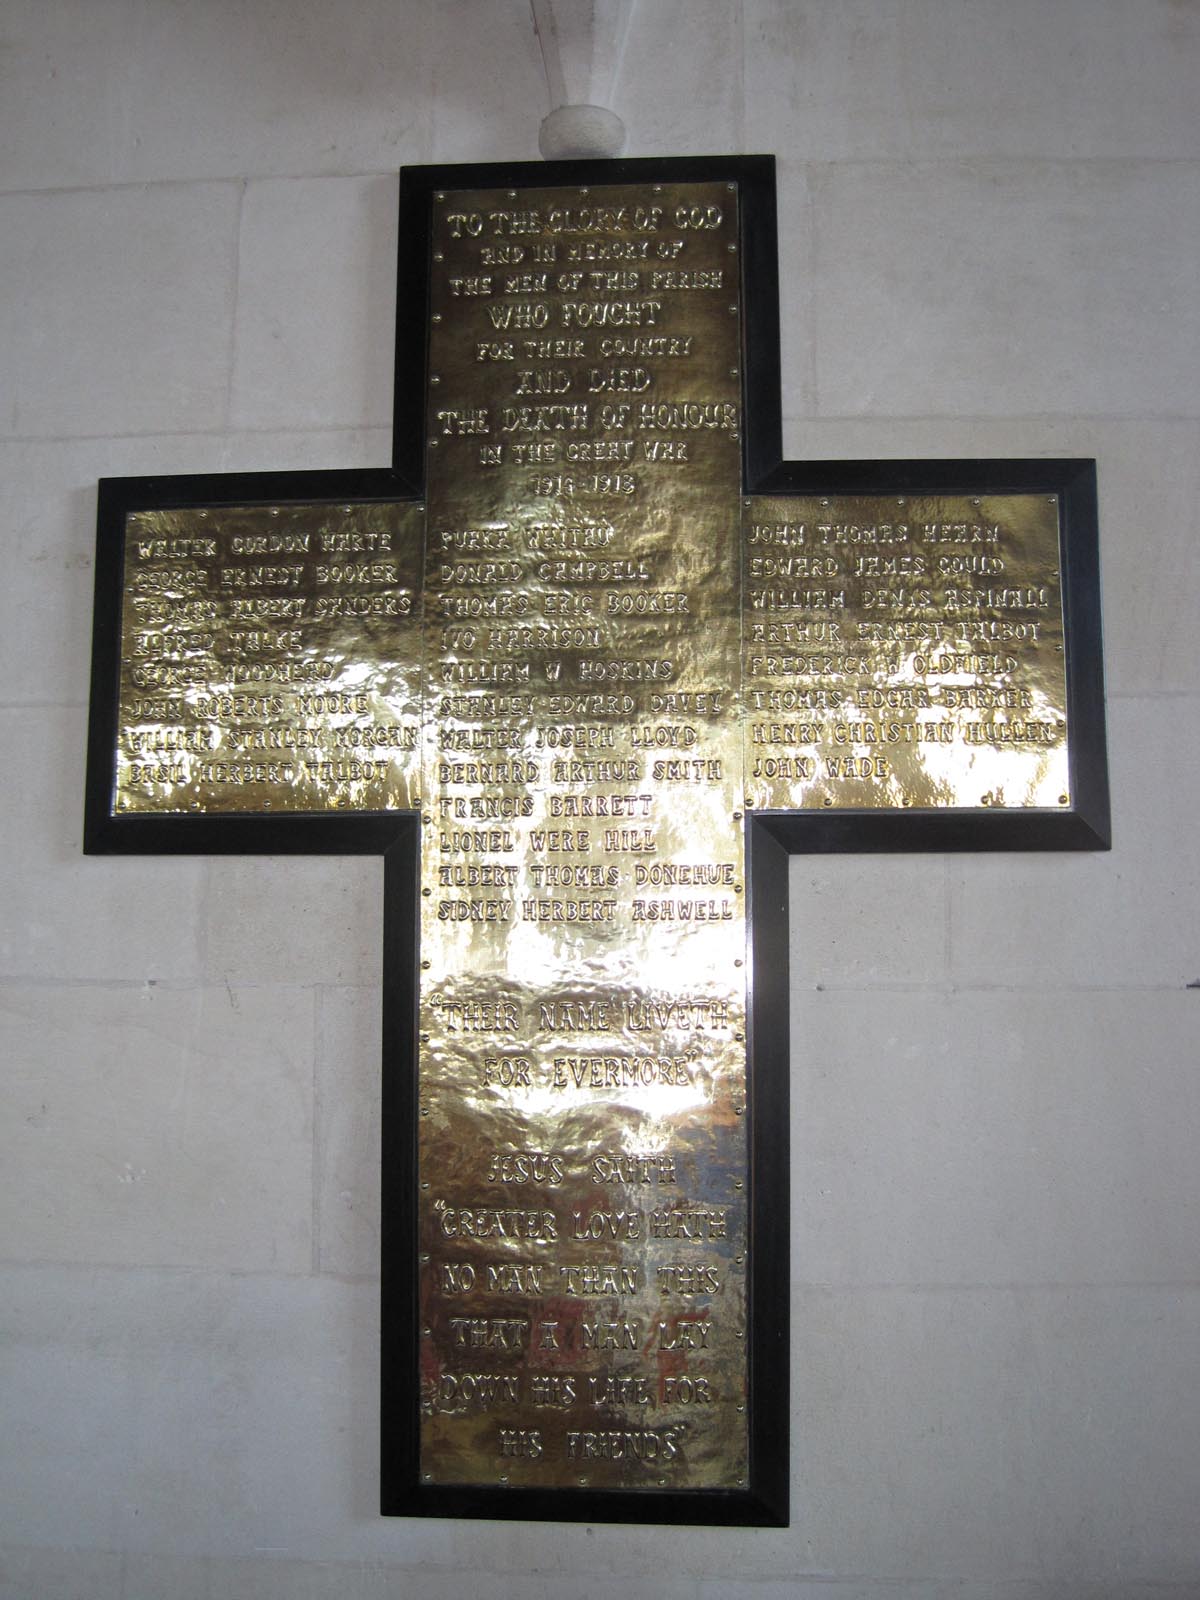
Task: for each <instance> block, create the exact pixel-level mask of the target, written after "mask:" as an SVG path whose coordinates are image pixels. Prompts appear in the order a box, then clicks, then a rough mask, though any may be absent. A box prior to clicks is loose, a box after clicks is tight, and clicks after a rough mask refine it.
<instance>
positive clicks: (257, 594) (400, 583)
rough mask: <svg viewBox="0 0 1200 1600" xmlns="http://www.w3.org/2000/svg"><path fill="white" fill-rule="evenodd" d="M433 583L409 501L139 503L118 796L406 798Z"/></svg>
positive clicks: (131, 530)
mask: <svg viewBox="0 0 1200 1600" xmlns="http://www.w3.org/2000/svg"><path fill="white" fill-rule="evenodd" d="M420 587H421V544H420V521H419V516H418V514H417V512H416V511H415V510H414V508H412V507H410V506H401V505H364V506H346V507H328V506H294V505H283V506H272V507H269V508H264V507H261V506H244V507H243V506H229V507H216V506H213V507H206V508H198V509H194V510H179V511H139V512H134V513H132V514H131V515H130V516H129V517H128V519H127V523H126V530H125V581H124V587H123V595H122V617H121V636H122V650H121V682H120V695H119V702H118V724H119V726H118V748H117V761H116V792H115V795H114V805H115V809H116V810H118V811H126V812H143V813H145V812H157V813H171V812H237V811H243V812H252V811H263V810H271V809H274V810H276V811H326V810H332V809H337V808H342V807H345V808H353V809H354V810H356V811H386V810H395V809H399V808H407V807H408V806H410V805H411V804H412V798H411V797H412V795H413V794H414V793H415V792H416V780H417V776H418V773H419V762H420V738H419V730H420V720H421V673H420V655H419V647H420V633H419V628H418V624H417V616H416V613H417V608H418V605H419V596H420Z"/></svg>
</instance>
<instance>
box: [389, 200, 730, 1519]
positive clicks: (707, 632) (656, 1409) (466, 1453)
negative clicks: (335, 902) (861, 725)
mask: <svg viewBox="0 0 1200 1600" xmlns="http://www.w3.org/2000/svg"><path fill="white" fill-rule="evenodd" d="M736 199H737V197H736V192H735V191H734V190H733V188H732V186H727V185H724V184H713V183H708V184H686V185H677V186H662V187H658V186H656V187H653V188H650V187H649V186H646V185H639V186H625V187H620V186H614V187H607V186H606V187H603V188H591V189H580V190H565V189H523V190H520V191H515V190H514V191H511V192H508V193H506V192H504V191H496V190H488V191H481V192H477V193H472V192H450V193H444V194H439V195H437V196H436V197H435V206H434V221H433V262H432V271H431V285H432V297H431V315H432V329H431V339H430V404H429V410H428V416H429V420H430V428H431V431H430V435H429V440H428V454H427V475H428V506H427V515H428V544H427V557H426V583H425V591H424V611H423V618H424V629H425V655H426V671H427V675H428V683H429V691H428V692H429V700H428V704H427V715H426V719H425V740H426V745H425V779H424V782H423V789H422V792H423V812H424V836H423V845H422V888H421V894H422V897H423V898H422V923H421V956H422V968H423V971H422V993H421V1064H420V1155H419V1177H420V1185H421V1202H420V1251H421V1262H420V1306H421V1312H420V1315H421V1349H422V1359H421V1368H422V1414H423V1421H422V1437H421V1449H420V1469H421V1476H422V1479H423V1481H425V1482H426V1483H434V1484H471V1485H484V1484H487V1485H498V1484H499V1485H504V1484H508V1485H512V1486H514V1487H516V1486H524V1487H532V1486H536V1487H572V1488H574V1487H578V1486H587V1487H589V1488H591V1489H594V1490H604V1489H630V1488H633V1489H653V1488H656V1487H670V1488H688V1489H696V1488H701V1489H704V1488H707V1489H714V1488H734V1487H736V1486H738V1485H741V1484H744V1483H745V1481H746V1475H747V1459H748V1440H747V1427H746V1385H747V1372H746V1304H745V1284H746V1251H747V1226H746V1201H747V1176H748V1173H747V1150H746V1137H745V1116H744V1112H745V1105H746V1082H745V1070H746V1061H745V1055H746V1045H745V1034H746V1023H745V1013H746V994H745V982H744V972H745V968H744V959H745V947H746V928H745V917H744V912H743V907H744V903H745V894H744V889H745V885H744V858H743V825H742V821H741V810H740V804H741V802H740V798H739V796H740V793H741V771H740V768H741V748H742V735H741V728H740V707H739V704H738V694H737V679H738V672H739V651H740V614H739V550H738V509H737V508H738V499H737V493H738V483H739V472H740V453H739V442H738V441H739V381H738V370H737V369H738V361H739V318H738V304H737V301H738V290H737V285H738V273H737V270H736V250H737V239H738V230H737V214H736Z"/></svg>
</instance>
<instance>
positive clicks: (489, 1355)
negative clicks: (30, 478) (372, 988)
mask: <svg viewBox="0 0 1200 1600" xmlns="http://www.w3.org/2000/svg"><path fill="white" fill-rule="evenodd" d="M777 301H778V296H777V278H776V260H775V195H774V163H773V161H772V160H771V159H770V158H765V157H748V158H714V159H687V160H674V161H666V160H664V161H613V162H586V163H570V164H568V163H560V164H545V165H543V164H537V165H519V166H508V167H505V168H498V167H488V166H464V167H424V168H420V167H419V168H413V169H407V170H406V171H405V172H404V173H403V175H402V180H401V210H400V261H399V286H398V316H397V336H396V348H397V369H396V371H397V376H396V416H395V450H394V464H393V467H392V469H391V470H381V471H343V472H303V473H286V474H244V475H234V476H216V477H178V478H138V479H115V480H108V481H106V482H105V483H104V484H103V485H102V486H101V495H100V519H99V559H98V564H97V600H96V628H95V644H94V668H93V672H94V676H93V693H92V721H91V732H90V746H89V768H88V772H89V775H88V803H87V848H88V849H89V850H91V851H201V852H206V851H242V852H245V851H271V852H307V851H319V852H333V853H351V852H357V853H361V852H380V853H382V854H384V856H385V860H386V892H385V942H384V969H385V981H384V990H385V1006H384V1054H383V1082H384V1149H383V1164H384V1165H383V1170H384V1187H383V1226H384V1242H383V1258H384V1259H383V1288H384V1302H383V1318H384V1322H383V1396H382V1412H383V1454H382V1500H383V1510H384V1511H385V1512H387V1513H403V1514H415V1515H456V1516H461V1515H481V1516H490V1517H555V1518H574V1519H587V1520H623V1521H642V1522H686V1521H693V1522H714V1523H720V1522H726V1523H750V1524H754V1523H758V1524H781V1523H786V1521H787V1415H788V1382H787V1376H788V1369H787V1353H788V1318H787V1305H788V1286H789V1263H788V1230H787V1075H788V1029H787V1016H788V1011H787V982H786V934H787V903H786V895H787V871H786V869H787V859H788V856H789V854H790V853H793V852H798V851H880V850H924V849H933V850H958V849H1079V848H1103V847H1105V845H1106V843H1107V828H1108V815H1107V811H1108V803H1107V785H1106V776H1105V755H1104V736H1103V688H1102V678H1101V665H1100V637H1099V600H1098V583H1097V557H1096V534H1095V492H1094V473H1093V468H1092V464H1091V463H1088V462H1062V461H1049V460H1034V461H978V462H950V461H926V462H912V461H907V462H905V461H891V462H859V463H844V462H825V463H807V464H801V463H795V462H783V461H781V460H780V459H779V457H780V418H779V368H778V309H777Z"/></svg>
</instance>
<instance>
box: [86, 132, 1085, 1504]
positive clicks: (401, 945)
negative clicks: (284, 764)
mask: <svg viewBox="0 0 1200 1600" xmlns="http://www.w3.org/2000/svg"><path fill="white" fill-rule="evenodd" d="M688 181H704V182H713V181H717V182H728V183H735V184H737V186H738V190H739V218H740V249H741V271H742V282H743V303H744V306H745V313H744V318H743V339H744V351H743V401H744V417H745V425H744V428H743V430H742V460H743V481H744V492H745V493H747V494H751V493H759V494H772V495H807V494H822V495H836V494H906V495H920V494H980V495H982V494H989V493H999V492H1005V491H1009V492H1014V493H1015V492H1026V493H1028V492H1045V493H1047V494H1055V495H1057V496H1059V501H1060V538H1061V554H1062V574H1063V597H1064V623H1065V638H1066V669H1067V702H1068V726H1069V728H1070V749H1071V793H1072V803H1071V806H1070V808H1069V809H1068V808H1063V809H1061V810H1054V811H1050V810H1022V811H1003V810H985V809H980V810H978V811H975V810H970V811H947V810H936V811H934V810H930V811H920V810H905V811H900V812H868V811H841V812H837V811H821V812H812V813H794V812H780V811H772V812H759V813H755V814H754V815H753V816H752V817H749V818H748V819H747V822H746V844H747V863H748V883H749V891H750V894H749V907H748V910H749V913H750V919H749V930H750V932H749V938H750V949H749V952H748V955H749V961H748V969H747V970H748V973H749V1001H750V1022H749V1034H748V1046H747V1050H748V1058H747V1059H748V1065H749V1089H750V1093H749V1103H748V1108H747V1109H748V1116H749V1133H750V1141H751V1163H750V1178H751V1187H750V1208H749V1209H750V1234H751V1239H750V1249H749V1257H748V1258H749V1263H750V1266H749V1283H748V1303H749V1318H750V1346H749V1362H750V1373H751V1405H750V1413H749V1414H750V1427H751V1456H750V1479H749V1484H748V1486H747V1487H746V1488H745V1489H740V1490H736V1489H735V1490H722V1491H715V1490H690V1491H667V1490H646V1491H634V1490H629V1491H624V1490H620V1491H617V1490H592V1489H583V1488H579V1489H554V1490H535V1489H518V1488H499V1487H497V1488H467V1487H448V1486H443V1485H433V1484H423V1483H422V1482H421V1481H420V1473H419V1462H418V1437H419V1413H418V1393H419V1390H418V1384H417V1370H418V1365H417V1308H416V1305H415V1299H414V1292H413V1290H414V1284H415V1282H416V1271H417V1260H416V1257H417V1248H416V1238H417V1234H416V1126H417V1104H416V1070H415V1069H416V1060H417V1001H418V994H419V981H418V957H419V951H418V910H417V905H418V892H417V891H418V878H419V863H418V851H419V828H418V826H417V821H416V817H415V814H414V813H398V812H372V813H364V814H355V815H345V814H335V815H316V814H300V815H298V814H292V815H280V814H276V815H272V816H205V815H194V814H188V815H179V816H145V815H126V814H120V813H117V812H115V811H114V809H113V794H114V779H115V752H116V742H117V696H118V688H119V668H120V661H119V651H120V628H121V616H120V609H121V589H122V573H123V561H124V541H125V525H126V518H127V516H128V515H129V513H131V512H134V511H138V510H143V509H168V508H182V507H190V506H221V505H226V506H233V505H270V504H282V503H287V502H291V503H303V504H317V503H330V504H337V503H343V504H345V503H349V502H355V501H357V502H364V501H409V502H419V501H420V499H421V495H422V491H423V482H424V477H423V475H424V441H425V437H426V426H425V394H426V383H425V378H426V371H427V328H428V315H427V313H428V302H429V277H428V267H429V253H430V243H429V240H430V227H431V208H432V200H433V196H434V194H435V193H436V192H437V191H439V190H442V189H446V190H452V189H476V188H494V189H503V188H509V187H512V188H522V187H540V188H545V187H553V186H560V185H561V186H563V187H571V186H577V185H585V184H586V185H595V186H601V185H604V184H613V183H656V182H661V183H679V182H688ZM777 261H778V258H777V253H776V213H775V163H774V158H773V157H770V156H743V157H713V158H708V157H695V158H685V159H676V160H631V161H604V162H597V161H587V162H556V163H542V162H536V163H533V162H529V163H517V164H512V165H505V166H492V165H474V164H473V165H457V166H431V167H410V168H406V169H404V170H403V172H402V173H401V180H400V242H399V259H398V269H397V304H398V307H399V308H400V314H399V315H398V316H397V329H396V385H395V412H394V424H393V458H392V466H391V467H390V468H385V469H379V470H361V471H359V470H354V471H330V472H319V471H317V472H283V473H271V472H263V473H259V472H252V473H234V474H214V475H207V474H206V475H191V476H178V477H142V478H114V479H106V480H104V481H102V483H101V485H100V493H99V507H98V523H97V561H96V596H95V613H94V633H93V648H92V691H91V719H90V726H89V742H88V767H87V792H86V799H85V824H84V848H85V850H86V851H88V852H89V853H95V854H144V853H152V852H159V853H163V854H251V853H263V854H284V855H291V854H333V855H363V854H366V855H376V854H377V855H382V856H383V858H384V863H385V875H384V941H383V946H384V948H383V971H384V1001H383V1194H382V1226H383V1246H382V1256H383V1259H382V1271H383V1302H382V1347H383V1349H382V1354H383V1360H382V1380H381V1423H382V1457H381V1473H380V1476H381V1503H382V1509H383V1511H384V1513H385V1514H393V1515H409V1516H479V1517H493V1518H510V1519H511V1518H529V1519H545V1520H560V1521H561V1520H566V1521H587V1522H644V1523H654V1522H656V1523H711V1524H726V1525H751V1526H786V1525H787V1521H788V1413H789V1394H788V1351H789V1332H788V1302H789V1289H790V1277H791V1274H790V1264H789V1241H788V1204H787V1195H788V1176H789V1174H788V1073H789V1058H788V983H787V949H788V905H787V872H786V866H787V859H788V856H789V855H791V854H796V853H804V852H855V851H857V852H870V851H914V850H922V851H926V850H989V851H990V850H1079V849H1106V848H1107V847H1108V843H1109V802H1108V783H1107V764H1106V754H1105V738H1104V687H1103V673H1102V663H1101V637H1100V587H1099V568H1098V556H1097V532H1096V484H1095V466H1094V463H1093V462H1090V461H1074V460H1071V461H1063V460H1051V459H1033V460H994V461H989V460H978V461H899V460H898V461H886V460H883V461H861V462H852V461H851V462H846V461H826V462H796V461H784V460H783V459H782V442H781V441H782V426H781V413H780V368H779V360H780V357H779V294H778V282H779V280H778V264H777Z"/></svg>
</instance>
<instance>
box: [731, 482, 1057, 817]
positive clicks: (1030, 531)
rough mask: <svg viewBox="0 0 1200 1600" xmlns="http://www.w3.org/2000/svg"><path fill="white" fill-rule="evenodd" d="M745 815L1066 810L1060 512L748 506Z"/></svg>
mask: <svg viewBox="0 0 1200 1600" xmlns="http://www.w3.org/2000/svg"><path fill="white" fill-rule="evenodd" d="M742 548H743V583H744V588H743V686H744V693H745V700H746V720H745V738H746V744H745V779H746V804H747V805H748V806H753V807H756V808H759V809H763V810H770V809H773V808H789V809H790V808H796V807H813V806H824V807H829V806H836V807H869V808H903V807H908V806H914V807H944V806H954V807H960V808H975V807H985V806H987V807H1025V806H1042V807H1052V808H1055V809H1058V808H1060V807H1063V806H1067V805H1069V804H1070V799H1071V796H1070V782H1069V762H1068V750H1067V738H1068V729H1067V713H1066V675H1065V662H1064V655H1063V613H1062V585H1061V577H1060V572H1059V553H1058V552H1059V534H1058V504H1057V501H1056V499H1055V498H1054V497H1053V496H1051V497H1047V496H1044V495H1017V494H1005V495H990V496H980V497H977V498H972V499H968V498H963V497H953V498H947V497H940V498H936V499H934V498H917V497H906V498H899V499H887V498H884V497H882V496H838V497H836V498H828V499H814V498H811V497H810V498H799V497H793V498H789V499H787V500H782V499H780V500H772V499H768V498H761V499H754V500H750V501H748V502H747V503H746V507H745V509H744V510H743V524H742Z"/></svg>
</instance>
